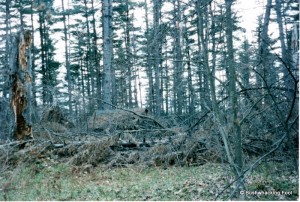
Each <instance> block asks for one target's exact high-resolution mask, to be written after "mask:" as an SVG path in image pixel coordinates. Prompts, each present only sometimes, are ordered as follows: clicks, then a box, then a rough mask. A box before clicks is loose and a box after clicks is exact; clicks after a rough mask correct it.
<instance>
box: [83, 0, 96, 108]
mask: <svg viewBox="0 0 300 202" xmlns="http://www.w3.org/2000/svg"><path fill="white" fill-rule="evenodd" d="M84 9H85V10H84V12H85V13H84V16H85V25H86V34H87V37H86V38H87V39H86V40H87V53H86V55H87V70H88V75H89V77H88V79H89V80H90V87H89V88H90V95H89V106H88V108H89V111H90V112H92V111H93V110H94V109H93V107H94V106H95V99H94V93H95V80H94V76H95V73H94V67H95V66H94V65H93V64H94V61H95V58H94V57H93V56H94V54H93V51H94V50H93V48H91V42H90V37H91V33H90V23H89V15H88V7H87V1H86V0H84Z"/></svg>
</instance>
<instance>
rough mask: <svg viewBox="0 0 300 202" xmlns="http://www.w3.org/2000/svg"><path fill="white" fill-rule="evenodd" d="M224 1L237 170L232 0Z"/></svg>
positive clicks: (239, 165) (239, 146)
mask: <svg viewBox="0 0 300 202" xmlns="http://www.w3.org/2000/svg"><path fill="white" fill-rule="evenodd" d="M225 2H226V24H227V25H226V30H225V32H226V39H227V40H226V42H227V54H228V71H229V97H230V105H231V124H232V132H233V136H234V141H235V143H234V144H235V163H236V165H237V168H238V172H241V171H242V168H243V154H242V152H243V151H242V135H241V127H240V123H239V119H238V106H239V105H238V97H237V91H236V79H237V77H236V70H235V63H234V55H233V52H234V50H233V37H232V32H233V19H232V16H231V15H232V12H231V6H232V2H233V1H232V0H225Z"/></svg>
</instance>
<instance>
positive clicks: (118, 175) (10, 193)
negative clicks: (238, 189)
mask: <svg viewBox="0 0 300 202" xmlns="http://www.w3.org/2000/svg"><path fill="white" fill-rule="evenodd" d="M270 164H271V165H270ZM269 167H272V168H273V170H272V171H273V172H270V170H269V169H266V168H269ZM274 169H275V170H274ZM276 169H281V168H280V165H277V164H274V163H268V164H266V165H263V166H261V170H258V172H254V173H253V174H252V175H250V176H249V177H248V178H247V179H246V186H247V195H246V197H245V200H297V198H298V178H297V176H296V174H295V173H291V172H289V171H284V172H283V171H281V172H277V170H276ZM232 180H234V176H233V175H232V174H231V172H230V169H229V167H228V166H226V165H221V164H205V165H203V166H199V167H168V168H160V167H152V168H144V167H141V166H135V167H127V168H114V169H106V168H103V167H102V168H101V167H95V168H93V167H92V166H89V165H85V166H77V167H76V166H67V165H66V164H63V163H59V164H56V165H47V164H34V165H30V166H24V165H23V166H19V167H17V168H15V170H13V171H6V172H5V173H1V175H0V200H193V201H194V200H214V199H215V197H216V196H217V195H218V193H219V192H220V191H222V189H223V188H224V187H225V186H226V185H227V184H228V183H230V182H231V181H232ZM233 189H234V187H232V188H231V189H228V190H226V191H225V192H224V194H222V196H221V197H220V198H219V200H227V199H228V197H229V196H230V193H231V192H232V190H233ZM255 191H256V192H255ZM263 191H264V192H269V195H262V194H258V192H263ZM279 192H280V193H281V194H278V193H279ZM276 193H277V194H276ZM233 199H237V198H233Z"/></svg>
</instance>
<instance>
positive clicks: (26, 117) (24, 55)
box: [9, 31, 32, 141]
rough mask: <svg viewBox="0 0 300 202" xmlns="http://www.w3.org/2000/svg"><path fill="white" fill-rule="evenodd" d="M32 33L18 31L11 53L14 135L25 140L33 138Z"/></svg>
mask: <svg viewBox="0 0 300 202" xmlns="http://www.w3.org/2000/svg"><path fill="white" fill-rule="evenodd" d="M30 44H31V33H30V32H29V31H26V32H25V33H24V32H23V31H21V32H18V34H17V36H15V37H14V39H13V43H12V48H11V54H10V63H9V68H10V75H11V91H12V93H11V95H12V97H11V107H12V109H13V112H14V117H15V130H14V133H13V137H14V138H15V139H17V140H20V141H23V140H26V139H28V138H32V131H31V113H30V110H31V106H30V103H31V90H32V89H31V85H32V84H31V82H32V76H31V51H30Z"/></svg>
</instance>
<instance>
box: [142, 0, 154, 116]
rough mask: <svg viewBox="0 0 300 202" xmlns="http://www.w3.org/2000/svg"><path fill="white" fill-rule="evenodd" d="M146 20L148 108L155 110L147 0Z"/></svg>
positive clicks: (145, 7) (146, 5)
mask: <svg viewBox="0 0 300 202" xmlns="http://www.w3.org/2000/svg"><path fill="white" fill-rule="evenodd" d="M144 3H145V6H144V9H145V21H146V37H147V47H146V54H147V56H146V57H147V67H146V69H147V75H148V80H149V89H148V110H149V111H151V112H153V111H154V106H153V101H154V90H153V83H154V82H153V75H152V68H151V67H152V65H151V64H152V63H153V62H152V61H151V60H150V54H151V52H150V36H149V20H148V4H147V0H145V2H144Z"/></svg>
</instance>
